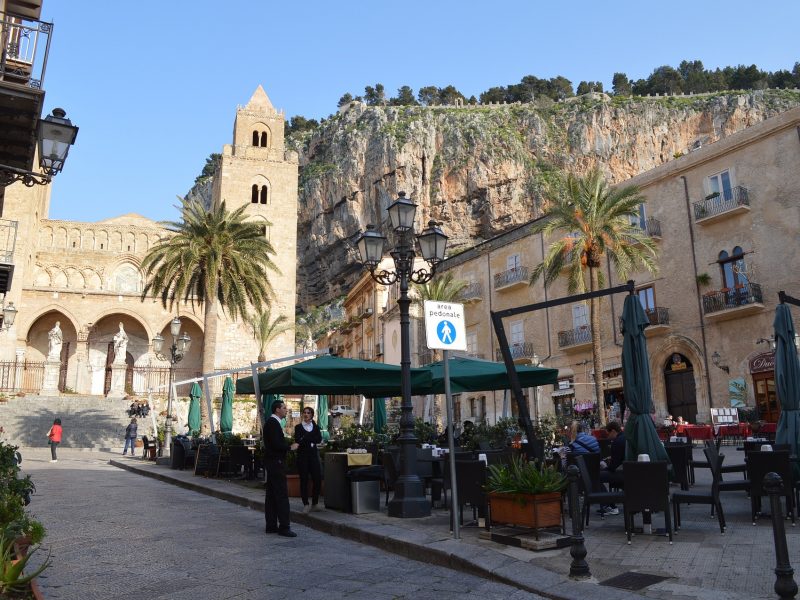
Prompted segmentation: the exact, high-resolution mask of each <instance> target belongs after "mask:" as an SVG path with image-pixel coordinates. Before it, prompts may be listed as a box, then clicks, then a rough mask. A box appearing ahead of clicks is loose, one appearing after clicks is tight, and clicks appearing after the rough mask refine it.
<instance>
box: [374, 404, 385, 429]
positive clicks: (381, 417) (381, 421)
mask: <svg viewBox="0 0 800 600" xmlns="http://www.w3.org/2000/svg"><path fill="white" fill-rule="evenodd" d="M372 407H373V410H372V419H373V421H374V426H375V433H383V428H384V427H386V398H375V399H373V400H372Z"/></svg>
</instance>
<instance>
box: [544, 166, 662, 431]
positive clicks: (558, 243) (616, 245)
mask: <svg viewBox="0 0 800 600" xmlns="http://www.w3.org/2000/svg"><path fill="white" fill-rule="evenodd" d="M550 195H551V196H552V197H551V198H550V199H549V202H548V205H547V206H546V208H545V214H544V216H542V218H541V219H539V220H537V221H536V222H535V223H534V225H533V232H534V233H541V234H542V235H546V236H548V237H551V236H554V235H557V234H558V233H559V232H560V233H561V234H562V235H561V237H559V238H558V239H556V240H555V241H553V242H552V243H551V244H550V247H549V248H548V250H547V252H546V254H545V256H544V258H543V260H542V262H541V263H540V264H539V265H537V266H536V267H535V268H534V270H533V273H532V275H531V280H530V283H531V285H533V284H534V283H536V281H538V280H539V279H540V278H541V279H542V280H543V281H544V285H545V286H549V285H550V284H551V283H553V282H554V281H555V280H556V279H558V277H559V276H560V275H561V272H562V270H564V269H566V270H567V277H568V284H567V289H568V291H569V293H570V294H573V293H576V292H586V291H587V287H588V291H591V292H594V291H596V290H598V289H600V288H602V287H603V286H604V280H603V273H602V270H601V268H600V267H601V265H602V260H603V258H604V257H608V258H609V259H610V261H611V263H612V264H613V265H614V268H615V270H616V273H617V275H618V276H619V277H620V279H622V280H625V279H627V277H628V274H629V273H631V272H632V271H634V270H635V269H638V268H640V267H644V268H645V269H646V270H647V271H649V272H650V273H655V272H656V271H657V268H658V267H657V265H656V262H655V259H656V255H657V247H656V244H655V242H654V241H653V239H652V238H651V237H650V236H648V235H647V234H646V233H645V232H644V231H642V229H640V228H639V226H638V217H639V205H641V204H643V203H644V202H646V198H645V197H644V196H643V195H642V194H641V192H640V191H639V189H638V188H637V187H635V186H627V187H621V188H614V187H610V186H609V185H608V184H607V183H606V181H605V179H604V177H603V175H602V174H601V173H600V171H599V170H597V169H593V170H592V171H590V172H589V173H587V174H586V175H585V176H583V177H580V176H576V175H573V174H569V175H567V177H566V178H560V179H559V180H557V181H556V183H554V185H553V186H552V187H551V188H550ZM587 280H588V282H587ZM587 284H588V285H587ZM590 323H591V333H592V359H593V364H594V373H595V377H594V386H595V394H596V396H597V405H598V410H599V413H600V422H601V423H603V424H605V422H606V411H605V405H604V402H603V377H602V373H603V370H602V356H601V341H600V299H599V298H592V299H591V301H590Z"/></svg>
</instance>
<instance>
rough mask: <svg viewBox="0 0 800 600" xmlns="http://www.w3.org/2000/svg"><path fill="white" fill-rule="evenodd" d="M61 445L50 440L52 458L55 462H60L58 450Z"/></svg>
mask: <svg viewBox="0 0 800 600" xmlns="http://www.w3.org/2000/svg"><path fill="white" fill-rule="evenodd" d="M60 443H61V442H54V441H52V440H50V458H52V459H53V460H58V456H56V448H58V445H59V444H60Z"/></svg>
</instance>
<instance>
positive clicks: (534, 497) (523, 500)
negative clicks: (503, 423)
mask: <svg viewBox="0 0 800 600" xmlns="http://www.w3.org/2000/svg"><path fill="white" fill-rule="evenodd" d="M565 487H566V479H565V478H564V476H563V475H562V474H561V473H559V472H558V471H556V469H555V468H554V467H550V466H546V465H545V466H539V465H538V464H536V463H535V462H528V461H525V460H524V459H521V458H517V457H512V460H511V462H510V463H509V464H507V465H491V466H490V467H489V469H488V474H487V478H486V491H487V494H488V498H489V515H490V521H491V523H492V524H493V525H494V524H505V525H512V526H517V527H531V528H533V529H534V533H535V535H536V537H537V539H538V536H539V532H538V530H539V529H540V528H543V527H558V526H560V525H561V524H562V510H561V493H562V491H563V490H564V488H565Z"/></svg>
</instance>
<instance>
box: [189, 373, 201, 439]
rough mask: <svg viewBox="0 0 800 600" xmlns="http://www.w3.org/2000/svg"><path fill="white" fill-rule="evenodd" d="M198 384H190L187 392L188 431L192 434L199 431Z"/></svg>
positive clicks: (199, 392) (199, 394) (199, 393)
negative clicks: (189, 389) (190, 387)
mask: <svg viewBox="0 0 800 600" xmlns="http://www.w3.org/2000/svg"><path fill="white" fill-rule="evenodd" d="M202 395H203V392H201V391H200V384H199V383H197V382H196V381H195V382H194V383H193V384H192V389H191V391H190V392H189V431H190V432H192V433H194V432H195V431H200V396H202Z"/></svg>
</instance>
